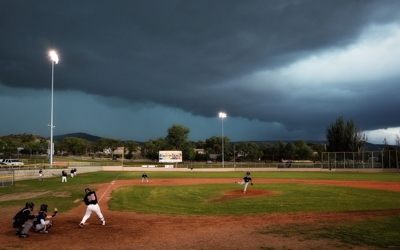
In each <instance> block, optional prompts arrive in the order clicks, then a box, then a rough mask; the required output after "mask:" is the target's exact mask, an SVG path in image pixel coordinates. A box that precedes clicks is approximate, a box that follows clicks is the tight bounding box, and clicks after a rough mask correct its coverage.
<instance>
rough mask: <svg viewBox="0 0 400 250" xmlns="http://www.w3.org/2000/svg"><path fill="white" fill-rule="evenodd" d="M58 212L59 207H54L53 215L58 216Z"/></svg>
mask: <svg viewBox="0 0 400 250" xmlns="http://www.w3.org/2000/svg"><path fill="white" fill-rule="evenodd" d="M57 213H58V209H57V208H54V212H53V215H52V217H54V216H56V214H57Z"/></svg>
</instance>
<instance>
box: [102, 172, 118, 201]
mask: <svg viewBox="0 0 400 250" xmlns="http://www.w3.org/2000/svg"><path fill="white" fill-rule="evenodd" d="M121 173H122V171H120V172H119V173H118V175H117V177H115V179H114V180H113V181H112V182H111V183H110V185H109V186H108V188H107V189H106V191H104V193H103V195H102V196H101V197H100V199H99V201H98V202H100V201H101V199H102V198H103V196H104V195H105V194H106V193H107V191H108V189H110V187H111V185H114V182H115V181H116V180H117V179H118V177H119V176H120V174H121Z"/></svg>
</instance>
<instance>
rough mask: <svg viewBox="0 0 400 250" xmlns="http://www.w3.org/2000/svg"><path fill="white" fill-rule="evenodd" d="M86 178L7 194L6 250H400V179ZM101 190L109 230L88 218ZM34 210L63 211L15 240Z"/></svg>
mask: <svg viewBox="0 0 400 250" xmlns="http://www.w3.org/2000/svg"><path fill="white" fill-rule="evenodd" d="M141 175H142V173H141V172H111V171H110V172H106V171H101V172H92V173H81V174H79V172H78V175H77V176H76V177H74V178H71V177H68V181H67V182H66V183H65V182H64V183H62V182H61V177H50V178H46V177H48V176H45V179H44V180H43V181H39V180H26V181H18V182H16V183H15V185H14V186H11V187H3V188H1V189H0V216H1V218H2V220H1V222H2V223H0V250H3V249H7V250H8V249H43V248H46V249H86V250H87V249H271V250H272V249H276V250H278V249H285V250H287V249H400V230H399V225H400V174H399V173H360V172H354V173H353V172H345V173H341V172H332V173H330V172H254V171H253V172H252V173H251V176H252V178H253V182H254V186H250V185H249V186H248V189H247V192H246V193H243V188H244V186H243V185H238V184H235V181H240V180H241V179H242V178H243V177H244V176H245V172H216V173H215V172H195V171H193V172H192V171H188V172H173V171H171V172H151V173H148V177H149V182H148V183H147V182H143V183H142V182H141ZM86 187H89V188H91V189H92V190H94V191H96V193H97V197H98V199H99V205H100V208H101V211H102V213H103V215H104V217H105V220H106V225H105V226H102V225H100V221H99V219H98V217H97V215H96V214H92V215H91V217H90V218H89V219H88V220H87V222H86V224H85V225H84V227H83V228H78V224H79V222H80V221H81V219H82V217H83V215H84V214H85V211H86V206H85V204H84V203H83V202H81V201H80V200H81V198H83V196H84V195H85V193H84V189H85V188H86ZM28 201H31V202H33V203H34V204H35V208H34V210H33V213H37V212H38V209H39V207H40V205H41V204H47V205H49V210H50V211H51V210H53V208H55V207H56V208H58V211H59V213H58V214H57V216H56V217H54V226H53V227H52V228H51V229H50V230H49V233H48V234H39V233H36V232H34V230H33V229H31V231H30V233H29V234H30V236H29V237H28V238H19V237H18V236H17V235H15V229H14V228H12V225H11V221H12V218H13V217H14V215H15V214H16V213H17V212H18V211H19V210H20V209H22V208H23V207H24V205H25V203H26V202H28Z"/></svg>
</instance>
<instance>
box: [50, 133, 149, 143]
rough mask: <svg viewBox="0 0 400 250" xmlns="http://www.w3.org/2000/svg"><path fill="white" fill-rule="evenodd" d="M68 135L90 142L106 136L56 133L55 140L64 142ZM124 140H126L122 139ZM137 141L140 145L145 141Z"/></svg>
mask: <svg viewBox="0 0 400 250" xmlns="http://www.w3.org/2000/svg"><path fill="white" fill-rule="evenodd" d="M66 137H75V138H81V139H84V140H87V141H90V142H96V141H98V140H100V139H101V138H104V137H99V136H96V135H90V134H86V133H72V134H65V135H55V136H53V140H54V141H58V142H62V141H63V140H64V138H66ZM47 139H48V140H50V138H47ZM122 142H124V141H122ZM135 142H136V143H138V144H139V145H143V144H144V143H143V142H138V141H135Z"/></svg>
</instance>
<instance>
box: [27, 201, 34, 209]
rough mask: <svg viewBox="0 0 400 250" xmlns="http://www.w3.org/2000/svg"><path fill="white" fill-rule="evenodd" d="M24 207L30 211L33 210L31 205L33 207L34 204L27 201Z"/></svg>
mask: <svg viewBox="0 0 400 250" xmlns="http://www.w3.org/2000/svg"><path fill="white" fill-rule="evenodd" d="M25 207H26V208H29V209H30V210H31V211H32V210H33V207H35V204H33V202H30V201H29V202H27V203H26V204H25Z"/></svg>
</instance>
